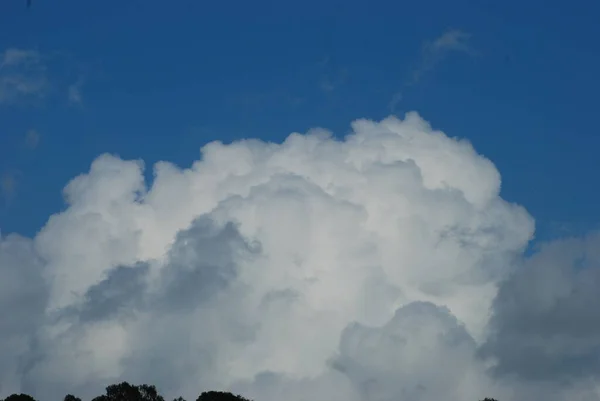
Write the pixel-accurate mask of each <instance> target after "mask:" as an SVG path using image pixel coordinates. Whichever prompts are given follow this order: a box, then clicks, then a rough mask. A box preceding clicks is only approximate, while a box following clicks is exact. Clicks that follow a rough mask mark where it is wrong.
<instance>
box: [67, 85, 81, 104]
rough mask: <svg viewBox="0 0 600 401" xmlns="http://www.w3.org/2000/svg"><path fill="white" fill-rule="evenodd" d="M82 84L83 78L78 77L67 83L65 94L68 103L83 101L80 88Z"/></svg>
mask: <svg viewBox="0 0 600 401" xmlns="http://www.w3.org/2000/svg"><path fill="white" fill-rule="evenodd" d="M82 86H83V80H81V79H79V80H77V82H75V83H73V84H71V85H69V88H68V89H67V95H68V99H69V103H72V104H81V103H82V102H83V96H82V94H81V88H82Z"/></svg>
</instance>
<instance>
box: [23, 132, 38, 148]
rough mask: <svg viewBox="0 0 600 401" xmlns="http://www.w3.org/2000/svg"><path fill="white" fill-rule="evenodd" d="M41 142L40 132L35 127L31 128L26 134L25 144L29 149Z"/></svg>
mask: <svg viewBox="0 0 600 401" xmlns="http://www.w3.org/2000/svg"><path fill="white" fill-rule="evenodd" d="M39 143H40V133H39V132H37V131H36V130H34V129H30V130H29V131H27V133H26V134H25V146H26V147H27V148H29V149H35V148H37V147H38V145H39Z"/></svg>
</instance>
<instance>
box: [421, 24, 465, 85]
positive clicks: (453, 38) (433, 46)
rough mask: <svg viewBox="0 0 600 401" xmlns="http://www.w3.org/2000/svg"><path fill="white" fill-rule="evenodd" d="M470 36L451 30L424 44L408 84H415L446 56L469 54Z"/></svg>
mask: <svg viewBox="0 0 600 401" xmlns="http://www.w3.org/2000/svg"><path fill="white" fill-rule="evenodd" d="M470 36H471V35H470V34H468V33H466V32H463V31H460V30H457V29H451V30H448V31H446V32H444V33H443V34H442V35H441V36H439V37H438V38H436V39H435V40H433V41H428V42H425V44H424V45H423V48H422V50H421V59H420V62H419V66H418V67H417V68H416V69H415V70H414V71H413V73H412V76H411V81H410V84H416V83H417V82H419V81H420V80H421V78H422V77H423V75H424V74H425V73H427V72H429V71H431V70H433V69H434V68H435V67H436V66H437V65H438V64H439V63H440V62H441V61H442V60H443V59H444V58H445V57H446V56H447V55H448V54H450V53H452V52H462V53H470V52H471V48H470V47H469V45H468V43H467V42H468V40H469V38H470Z"/></svg>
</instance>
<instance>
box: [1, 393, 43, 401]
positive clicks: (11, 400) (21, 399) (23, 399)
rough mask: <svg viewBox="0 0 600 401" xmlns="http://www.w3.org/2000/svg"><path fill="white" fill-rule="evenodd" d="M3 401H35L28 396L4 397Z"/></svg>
mask: <svg viewBox="0 0 600 401" xmlns="http://www.w3.org/2000/svg"><path fill="white" fill-rule="evenodd" d="M4 401H35V398H33V397H32V396H30V395H28V394H12V395H9V396H8V397H6V398H5V399H4Z"/></svg>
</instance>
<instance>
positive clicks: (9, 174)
mask: <svg viewBox="0 0 600 401" xmlns="http://www.w3.org/2000/svg"><path fill="white" fill-rule="evenodd" d="M20 175H21V172H20V171H18V170H9V171H4V172H2V174H0V195H1V197H2V198H3V199H4V201H5V202H7V203H8V202H10V200H12V199H13V198H14V196H15V195H16V193H17V182H18V178H19V176H20Z"/></svg>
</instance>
